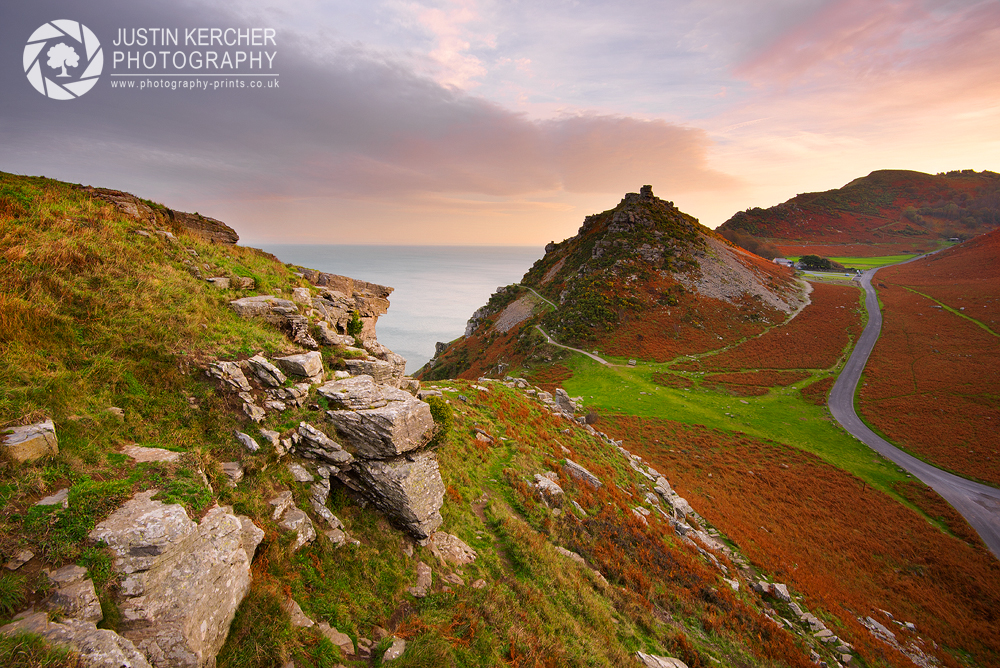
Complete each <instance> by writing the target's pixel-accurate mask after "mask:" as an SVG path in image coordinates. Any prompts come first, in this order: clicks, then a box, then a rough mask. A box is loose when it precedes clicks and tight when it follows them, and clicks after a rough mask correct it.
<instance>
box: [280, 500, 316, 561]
mask: <svg viewBox="0 0 1000 668" xmlns="http://www.w3.org/2000/svg"><path fill="white" fill-rule="evenodd" d="M278 526H279V527H281V528H282V529H284V530H285V531H294V532H295V533H296V537H295V542H294V543H293V544H292V552H296V551H298V549H299V548H301V547H302V546H303V545H305V544H306V543H311V542H312V541H313V540H315V538H316V527H314V526H313V523H312V520H311V519H309V516H308V515H306V514H305V513H304V512H302V511H301V510H299V509H298V508H295V507H292V508H289V509H288V510H287V511H285V514H284V516H283V517H282V518H281V521H280V522H278Z"/></svg>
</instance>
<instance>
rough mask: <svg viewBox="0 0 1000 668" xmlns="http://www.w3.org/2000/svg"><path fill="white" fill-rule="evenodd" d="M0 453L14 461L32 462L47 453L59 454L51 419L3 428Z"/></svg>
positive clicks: (57, 441) (54, 428)
mask: <svg viewBox="0 0 1000 668" xmlns="http://www.w3.org/2000/svg"><path fill="white" fill-rule="evenodd" d="M3 434H4V436H3V442H2V444H0V453H2V455H3V457H4V458H6V459H9V460H11V461H14V462H18V463H21V462H32V461H35V460H36V459H40V458H42V457H45V456H47V455H58V454H59V440H58V439H57V438H56V427H55V425H54V424H52V420H45V421H44V422H37V423H35V424H30V425H27V426H25V427H10V428H8V429H5V430H3Z"/></svg>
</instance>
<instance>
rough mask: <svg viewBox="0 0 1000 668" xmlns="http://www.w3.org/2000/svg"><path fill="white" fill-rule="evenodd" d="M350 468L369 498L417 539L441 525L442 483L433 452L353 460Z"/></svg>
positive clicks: (427, 534)
mask: <svg viewBox="0 0 1000 668" xmlns="http://www.w3.org/2000/svg"><path fill="white" fill-rule="evenodd" d="M354 470H355V473H356V475H357V478H358V480H359V481H360V483H361V485H362V488H363V490H364V493H365V494H366V496H367V497H368V498H369V499H370V500H371V502H372V503H373V504H374V505H375V506H376V507H377V508H379V509H380V510H381V511H382V512H383V513H385V514H386V516H387V517H389V519H390V520H392V521H393V522H394V523H395V524H397V525H399V526H400V527H402V528H403V529H404V530H406V531H407V532H409V533H410V535H412V536H413V537H414V538H417V539H418V540H424V539H426V538H429V537H430V536H431V534H432V533H433V532H434V530H435V529H437V528H438V527H439V526H441V521H442V520H441V513H440V509H441V504H442V502H443V501H444V483H443V482H442V481H441V472H440V471H439V470H438V462H437V456H436V455H435V454H434V453H433V452H427V451H424V452H419V453H416V454H411V455H409V456H403V457H394V458H392V459H387V460H357V461H356V462H355V464H354Z"/></svg>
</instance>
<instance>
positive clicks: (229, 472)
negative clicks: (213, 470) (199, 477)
mask: <svg viewBox="0 0 1000 668" xmlns="http://www.w3.org/2000/svg"><path fill="white" fill-rule="evenodd" d="M222 474H223V475H224V476H226V481H227V482H228V484H229V486H230V487H236V483H238V482H239V481H240V480H243V465H242V464H240V463H239V462H222Z"/></svg>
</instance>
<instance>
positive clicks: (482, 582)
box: [472, 578, 486, 589]
mask: <svg viewBox="0 0 1000 668" xmlns="http://www.w3.org/2000/svg"><path fill="white" fill-rule="evenodd" d="M472 588H473V589H485V588H486V580H484V579H482V578H479V579H478V580H476V581H475V582H473V583H472Z"/></svg>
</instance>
